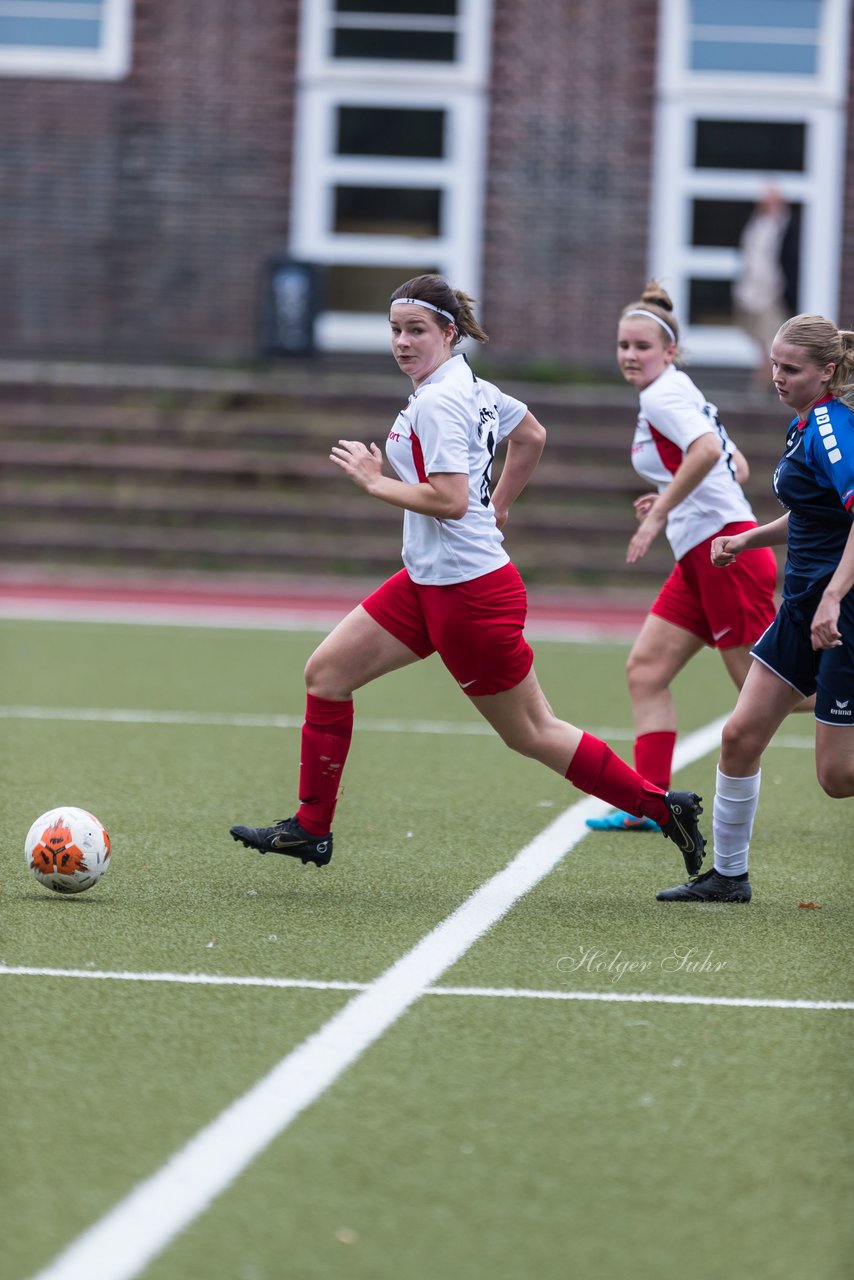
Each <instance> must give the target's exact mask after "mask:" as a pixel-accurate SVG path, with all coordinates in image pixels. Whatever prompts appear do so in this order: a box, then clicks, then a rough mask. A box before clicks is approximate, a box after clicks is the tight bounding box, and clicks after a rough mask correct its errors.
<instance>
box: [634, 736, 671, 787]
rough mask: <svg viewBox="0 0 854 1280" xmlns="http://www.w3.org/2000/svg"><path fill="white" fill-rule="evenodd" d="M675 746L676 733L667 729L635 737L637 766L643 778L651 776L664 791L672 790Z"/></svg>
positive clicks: (651, 779)
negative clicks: (671, 780) (671, 778)
mask: <svg viewBox="0 0 854 1280" xmlns="http://www.w3.org/2000/svg"><path fill="white" fill-rule="evenodd" d="M675 746H676V734H675V733H670V732H667V731H665V730H659V731H657V732H655V733H642V734H641V735H640V736H639V737H637V738H635V768H636V769H637V771H638V773H639V774H640V776H641V777H642V778H649V780H650V782H654V783H655V785H656V786H657V787H661V788H662V790H663V791H669V790H670V777H671V773H672V771H673V748H674V747H675Z"/></svg>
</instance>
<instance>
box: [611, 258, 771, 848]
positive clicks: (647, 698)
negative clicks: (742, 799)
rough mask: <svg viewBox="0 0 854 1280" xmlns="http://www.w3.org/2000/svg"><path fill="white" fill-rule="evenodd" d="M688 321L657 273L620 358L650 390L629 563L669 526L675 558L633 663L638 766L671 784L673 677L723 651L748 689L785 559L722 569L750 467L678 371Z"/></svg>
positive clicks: (624, 329)
mask: <svg viewBox="0 0 854 1280" xmlns="http://www.w3.org/2000/svg"><path fill="white" fill-rule="evenodd" d="M678 355H679V326H678V322H677V320H676V316H675V315H674V312H673V304H672V302H671V300H670V297H669V295H668V294H667V292H666V291H665V290H664V289H663V288H662V287H661V285H659V284H658V282H657V281H655V280H651V281H650V282H649V283H648V284H647V286H646V288H645V289H644V291H643V294H642V295H641V297H640V299H639V300H638V301H637V302H631V303H629V305H628V306H626V307H625V308H624V309H623V312H622V315H621V316H620V321H619V326H618V330H617V363H618V364H619V366H620V371H621V372H622V374H623V377H624V378H625V379H626V381H627V382H629V383H631V385H632V386H633V387H636V388H637V390H638V392H639V400H640V412H639V413H638V420H637V426H636V428H635V434H634V439H633V441H632V465H633V467H634V468H635V470H636V471H637V472H638V474H639V475H640V476H641V477H642V478H643V479H644V480H645V481H646V482H647V483H648V484H654V485H655V486H656V492H655V493H646V494H643V495H642V496H641V497H640V498H638V499H637V500H636V501H635V503H634V508H635V513H636V515H637V518H638V520H639V522H640V523H639V526H638V529H637V531H636V532H635V534H634V536H633V537H632V539H631V541H630V542H629V546H628V552H627V555H626V560H627V562H628V563H629V564H635V563H636V562H637V561H638V560H640V559H641V557H642V556H644V555H646V553H647V551H648V550H649V548H650V547H651V546H652V543H653V541H654V540H655V538H656V537H657V536H658V535H659V533H661V531H662V530H665V533H666V537H667V540H668V542H669V543H670V546H671V548H672V550H673V555H674V557H675V560H676V564H675V566H674V568H673V570H672V572H671V574H670V576H669V577H668V579H667V581H666V582H665V583H664V585H663V586H662V588H661V590H660V591H659V593H658V596H657V598H656V599H655V601H654V602H653V604H652V606H651V608H650V611H649V613H648V614H647V617H646V619H645V621H644V623H643V626H642V627H641V630H640V633H639V635H638V637H637V639H636V640H635V642H634V644H633V645H632V650H631V653H630V654H629V657H628V662H627V665H626V675H627V679H628V686H629V695H630V697H631V703H632V717H633V720H634V729H635V743H634V760H635V768H636V769H637V771H638V773H640V774H642V775H643V776H644V777H646V778H651V779H653V780H654V781H655V782H657V783H658V785H659V786H660V787H664V788H665V790H666V789H667V788H668V787H669V786H670V776H671V770H672V766H673V751H674V747H675V745H676V730H677V718H676V707H675V704H674V701H673V695H672V693H671V685H672V683H673V681H674V680H675V678H676V676H677V675H678V674H679V672H680V671H681V670H682V668H683V667H684V666H685V665H686V663H688V662H690V660H691V659H692V658H693V657H695V656H696V655H697V654H698V653H699V652H700V650H701V649H703V648H704V647H706V646H708V647H709V648H712V649H717V650H718V651H719V653H720V655H721V658H722V659H723V663H724V666H725V667H726V670H727V672H728V673H729V675H730V677H731V679H732V681H733V683H734V685H735V686H736V688H737V689H740V688H741V686H742V685H743V684H744V679H745V676H746V675H747V671H748V668H749V666H750V661H751V659H750V646H751V645H752V644H753V643H754V641H755V640H757V639H758V638H759V636H760V635H761V634H762V632H763V631H764V630H765V628H766V627H767V626H769V625H770V624H771V622H772V621H773V618H774V614H775V612H776V605H775V600H774V589H775V586H776V582H777V562H776V559H775V557H774V553H773V552H772V551H771V550H770V548H768V547H763V548H762V549H760V550H756V551H753V552H751V553H750V554H749V555H746V556H744V557H742V559H740V560H739V563H738V572H737V573H734V574H733V576H732V577H729V578H725V577H724V576H723V575H721V574H719V573H717V572H716V571H715V570H714V569H713V568H712V565H711V559H710V548H711V543H712V539H713V538H715V537H718V536H720V535H721V534H725V533H728V534H731V535H734V534H736V533H738V532H742V531H745V530H748V529H753V528H755V527H756V519H755V517H754V514H753V511H752V510H751V507H750V504H749V502H748V501H747V498H746V497H745V495H744V491H743V490H742V487H741V486H742V484H743V483H744V481H745V480H746V479H747V475H748V465H747V461H746V459H745V457H744V455H743V454H742V453H741V452H740V450H738V449H737V448H736V447H735V445H734V443H733V441H732V440H731V439H730V437H729V435H728V434H727V432H726V429H725V428H724V426H723V424H722V423H721V421H720V419H719V417H718V411H717V408H716V407H715V405H713V404H710V403H709V402H708V401H707V400H706V398H705V396H704V395H703V393H702V392H701V391H700V390H699V388H698V387H697V386H695V384H694V383H693V382H692V381H691V379H690V378H689V377H688V375H687V374H686V373H683V372H682V371H681V370H679V369H677V368H676V363H675V362H676V360H677V358H678ZM587 825H588V827H590V828H591V829H592V830H594V831H654V830H656V826H655V823H654V822H651V821H650V820H649V818H645V817H643V816H642V815H640V814H633V813H630V812H626V811H622V810H617V811H616V812H615V813H610V814H607V815H606V816H605V817H603V818H588V820H587Z"/></svg>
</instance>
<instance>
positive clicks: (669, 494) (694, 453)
mask: <svg viewBox="0 0 854 1280" xmlns="http://www.w3.org/2000/svg"><path fill="white" fill-rule="evenodd" d="M721 456H722V450H721V444H720V441H719V440H718V438H717V436H716V435H714V433H713V432H711V431H707V432H706V433H705V435H702V436H698V438H697V439H696V440H693V441H692V442H691V444H689V446H688V448H687V450H686V452H685V456H684V457H683V459H682V461H681V463H680V464H679V466H678V468H677V469H676V471H675V472H674V474H673V479H672V480H671V481H670V483H669V484H668V485H667V487H666V488H665V489H663V490H662V491H661V493H660V494H659V495H658V496H657V498H656V499H655V501H654V502H653V503H652V504H651V505H650V507H649V510H648V511H647V512H646V514H645V515H644V517H643V519H642V520H641V523H640V525H639V526H638V529H637V532H636V533H635V534H634V535H633V537H632V539H631V541H630V542H629V549H628V551H627V552H626V562H627V563H628V564H634V563H635V562H636V561H638V560H640V559H641V557H642V556H645V555H646V553H647V551H648V550H649V548H650V547H651V546H652V543H653V542H654V540H655V538H656V537H657V535H658V534H659V533H660V532H661V530H662V529H663V528H664V526H665V525H666V524H667V517H668V515H669V514H670V512H671V511H672V510H673V508H674V507H678V506H679V503H680V502H684V500H685V499H686V498H687V497H688V495H689V493H693V492H694V490H695V489H696V488H697V485H698V484H700V482H701V481H702V480H705V478H706V476H707V475H708V474H709V472H710V471H711V469H712V467H713V466H714V465H715V463H716V462H718V461H719V459H720V458H721Z"/></svg>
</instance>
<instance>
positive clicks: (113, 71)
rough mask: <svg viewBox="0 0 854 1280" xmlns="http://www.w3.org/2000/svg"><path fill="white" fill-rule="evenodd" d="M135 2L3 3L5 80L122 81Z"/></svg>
mask: <svg viewBox="0 0 854 1280" xmlns="http://www.w3.org/2000/svg"><path fill="white" fill-rule="evenodd" d="M132 6H133V0H0V75H6V76H13V75H19V76H44V77H67V76H72V77H79V78H82V79H104V80H118V79H121V77H122V76H124V75H126V74H127V71H128V68H129V66H130V59H131V23H132Z"/></svg>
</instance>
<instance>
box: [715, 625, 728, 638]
mask: <svg viewBox="0 0 854 1280" xmlns="http://www.w3.org/2000/svg"><path fill="white" fill-rule="evenodd" d="M728 631H732V627H724V629H723V631H713V632H712V639H713V640H720V639H722V638H723V637H724V636H725V635H726V633H727V632H728Z"/></svg>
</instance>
